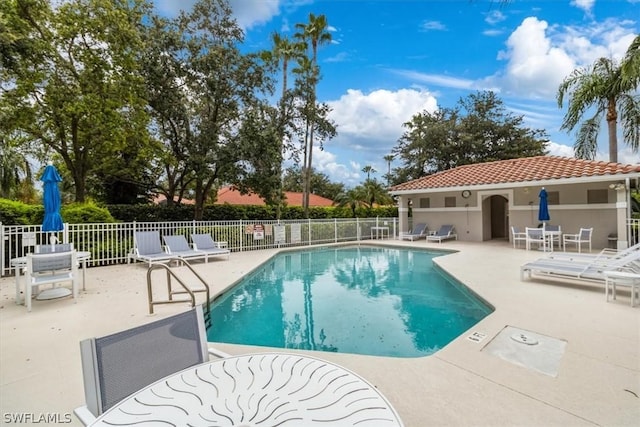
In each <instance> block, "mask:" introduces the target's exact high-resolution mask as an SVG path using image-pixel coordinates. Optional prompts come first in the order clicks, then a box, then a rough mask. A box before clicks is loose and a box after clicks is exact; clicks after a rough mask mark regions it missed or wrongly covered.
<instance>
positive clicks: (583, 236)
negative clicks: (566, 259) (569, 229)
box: [562, 227, 593, 253]
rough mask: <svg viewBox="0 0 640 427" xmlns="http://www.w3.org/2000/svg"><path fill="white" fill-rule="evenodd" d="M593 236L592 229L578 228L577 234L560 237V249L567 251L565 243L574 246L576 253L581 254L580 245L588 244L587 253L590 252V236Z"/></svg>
mask: <svg viewBox="0 0 640 427" xmlns="http://www.w3.org/2000/svg"><path fill="white" fill-rule="evenodd" d="M592 234H593V227H591V228H580V232H579V233H578V234H565V235H563V236H562V249H563V250H564V251H565V252H566V251H567V243H569V244H574V245H576V246H577V247H578V253H580V252H582V244H583V243H588V244H589V252H591V235H592Z"/></svg>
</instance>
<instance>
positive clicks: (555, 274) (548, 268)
mask: <svg viewBox="0 0 640 427" xmlns="http://www.w3.org/2000/svg"><path fill="white" fill-rule="evenodd" d="M605 271H629V272H632V273H640V251H634V252H631V253H630V254H627V255H625V256H622V257H619V258H615V259H609V260H594V261H592V262H589V263H586V264H581V263H576V262H573V261H564V260H558V259H550V258H540V259H538V260H535V261H531V262H528V263H526V264H524V265H522V266H521V267H520V280H521V281H522V280H524V277H525V273H526V274H527V275H528V278H531V277H532V275H533V274H538V275H540V276H544V277H551V278H563V279H576V280H587V281H595V282H600V283H604V282H605V274H604V272H605Z"/></svg>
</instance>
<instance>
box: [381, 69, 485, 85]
mask: <svg viewBox="0 0 640 427" xmlns="http://www.w3.org/2000/svg"><path fill="white" fill-rule="evenodd" d="M391 72H392V73H395V74H398V75H400V76H404V77H406V78H408V79H411V80H416V81H418V82H421V83H430V84H433V85H435V86H441V87H448V88H453V89H473V88H474V86H475V82H474V81H473V80H469V79H460V78H457V77H451V76H446V75H440V74H425V73H421V72H419V71H412V70H391Z"/></svg>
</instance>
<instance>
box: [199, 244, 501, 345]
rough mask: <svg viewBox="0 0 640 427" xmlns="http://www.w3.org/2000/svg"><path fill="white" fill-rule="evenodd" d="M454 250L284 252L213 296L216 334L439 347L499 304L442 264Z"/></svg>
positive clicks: (238, 338)
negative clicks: (439, 262)
mask: <svg viewBox="0 0 640 427" xmlns="http://www.w3.org/2000/svg"><path fill="white" fill-rule="evenodd" d="M444 254H445V253H443V252H433V251H426V250H409V249H400V248H381V247H337V248H322V249H310V250H301V251H295V252H284V253H281V254H278V255H276V256H275V257H274V258H272V259H270V260H269V261H268V262H266V263H265V264H263V265H262V266H261V267H259V268H258V269H257V270H256V271H255V272H254V273H252V274H251V275H249V276H248V277H246V278H245V279H244V280H243V281H242V282H241V283H240V284H238V285H237V286H235V287H234V288H232V289H230V290H229V291H227V292H226V293H225V294H224V295H223V296H221V297H220V298H218V299H217V300H216V301H215V303H214V304H212V307H211V326H210V327H209V328H208V331H207V338H208V340H209V341H213V342H225V343H235V344H250V345H259V346H269V347H279V348H294V349H307V350H319V351H332V352H340V353H356V354H368V355H376V356H393V357H417V356H424V355H429V354H432V353H434V352H436V351H438V350H439V349H441V348H442V347H444V346H445V345H447V344H448V343H449V342H451V341H452V340H453V339H455V338H456V337H458V336H459V335H460V334H462V333H463V332H464V331H466V330H467V329H469V328H470V327H472V326H473V325H474V324H476V323H477V322H478V321H479V320H481V319H482V318H484V317H485V316H487V315H488V314H489V313H490V312H492V311H493V308H492V307H490V306H489V305H488V304H486V303H485V302H483V300H481V299H479V298H478V297H476V296H475V294H473V292H471V291H470V290H469V289H468V288H466V287H465V286H464V285H462V284H461V283H459V282H457V281H455V280H454V279H453V278H451V277H450V276H448V275H447V274H446V273H445V272H443V271H442V270H441V269H439V268H437V267H435V266H434V265H433V262H432V259H433V258H434V257H436V256H441V255H444Z"/></svg>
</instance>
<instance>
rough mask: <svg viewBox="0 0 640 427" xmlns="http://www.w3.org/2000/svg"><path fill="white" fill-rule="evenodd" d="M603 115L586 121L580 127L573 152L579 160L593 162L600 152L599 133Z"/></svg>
mask: <svg viewBox="0 0 640 427" xmlns="http://www.w3.org/2000/svg"><path fill="white" fill-rule="evenodd" d="M601 122H602V115H596V116H594V117H592V118H590V119H588V120H585V121H584V123H582V126H580V130H579V131H578V134H577V135H576V142H575V144H574V146H573V151H574V153H575V156H576V157H577V158H578V159H588V160H593V159H594V158H595V157H596V153H597V151H598V132H599V131H600V123H601Z"/></svg>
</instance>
